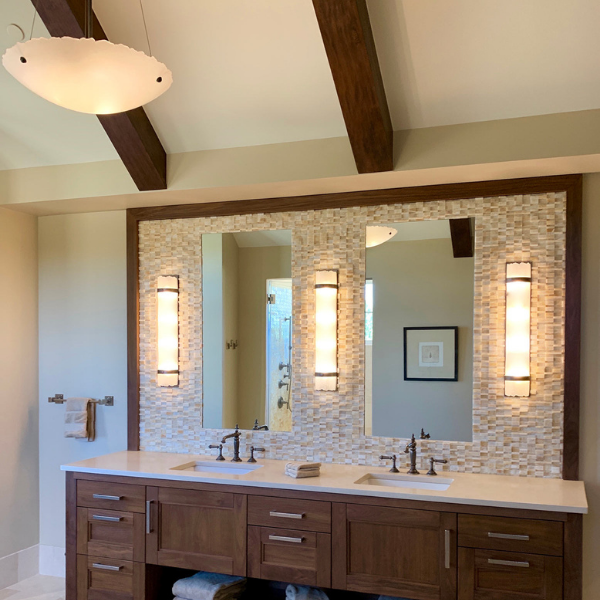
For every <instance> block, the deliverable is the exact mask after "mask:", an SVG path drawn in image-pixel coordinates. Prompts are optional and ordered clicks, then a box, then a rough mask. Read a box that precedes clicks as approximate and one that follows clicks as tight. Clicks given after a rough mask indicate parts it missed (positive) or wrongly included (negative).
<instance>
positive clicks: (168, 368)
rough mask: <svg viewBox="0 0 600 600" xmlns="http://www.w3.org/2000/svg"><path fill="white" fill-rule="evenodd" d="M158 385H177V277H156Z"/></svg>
mask: <svg viewBox="0 0 600 600" xmlns="http://www.w3.org/2000/svg"><path fill="white" fill-rule="evenodd" d="M157 288H158V289H157V294H158V385H159V386H160V387H177V386H178V385H179V277H177V276H173V275H171V276H163V277H159V278H158V285H157Z"/></svg>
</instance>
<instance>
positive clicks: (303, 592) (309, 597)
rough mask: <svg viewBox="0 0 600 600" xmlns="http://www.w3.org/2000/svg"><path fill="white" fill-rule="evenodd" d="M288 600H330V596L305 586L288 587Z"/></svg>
mask: <svg viewBox="0 0 600 600" xmlns="http://www.w3.org/2000/svg"><path fill="white" fill-rule="evenodd" d="M285 597H286V600H329V596H327V594H326V593H325V592H324V591H323V590H320V589H318V588H311V587H307V586H304V585H291V584H290V585H288V586H287V589H286V590H285Z"/></svg>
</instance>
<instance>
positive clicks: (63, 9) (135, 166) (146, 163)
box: [32, 0, 167, 192]
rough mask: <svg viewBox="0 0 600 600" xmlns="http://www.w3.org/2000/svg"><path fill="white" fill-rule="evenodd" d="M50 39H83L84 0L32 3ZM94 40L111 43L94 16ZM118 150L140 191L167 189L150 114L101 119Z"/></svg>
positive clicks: (132, 113)
mask: <svg viewBox="0 0 600 600" xmlns="http://www.w3.org/2000/svg"><path fill="white" fill-rule="evenodd" d="M32 2H33V5H34V6H35V8H36V10H37V11H38V14H39V15H40V18H41V19H42V21H43V22H44V25H46V28H47V29H48V31H49V32H50V35H52V36H55V37H62V36H69V37H74V38H80V37H83V35H84V33H83V31H84V30H83V27H84V19H85V2H84V1H83V0H32ZM94 37H95V38H96V39H97V40H105V39H107V37H106V33H105V32H104V29H102V26H101V25H100V23H99V21H98V19H97V17H96V15H94ZM98 120H99V121H100V123H101V124H102V127H104V131H106V133H107V134H108V137H109V138H110V141H111V142H112V144H113V146H114V147H115V150H116V151H117V153H118V154H119V156H120V157H121V160H122V161H123V163H124V165H125V167H126V169H127V170H128V171H129V174H130V175H131V177H132V179H133V181H134V182H135V184H136V185H137V187H138V189H139V190H140V191H143V192H144V191H150V190H165V189H167V153H166V152H165V149H164V148H163V146H162V144H161V142H160V140H159V139H158V135H157V134H156V131H155V130H154V128H153V127H152V124H151V123H150V120H149V119H148V115H146V111H145V110H144V109H143V108H142V107H140V108H136V109H135V110H130V111H128V112H125V113H118V114H114V115H98Z"/></svg>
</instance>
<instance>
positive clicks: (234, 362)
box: [202, 231, 292, 431]
mask: <svg viewBox="0 0 600 600" xmlns="http://www.w3.org/2000/svg"><path fill="white" fill-rule="evenodd" d="M202 307H203V311H202V312H203V318H202V339H203V349H202V356H203V369H202V372H203V396H204V401H203V407H204V415H203V425H204V427H205V428H214V429H230V428H233V427H235V426H236V425H239V427H240V428H241V429H256V428H261V429H267V428H268V429H269V430H271V431H291V428H292V397H291V387H292V386H291V380H292V360H291V356H292V234H291V231H255V232H242V233H210V234H204V235H203V236H202Z"/></svg>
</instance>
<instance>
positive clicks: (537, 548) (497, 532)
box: [458, 515, 563, 556]
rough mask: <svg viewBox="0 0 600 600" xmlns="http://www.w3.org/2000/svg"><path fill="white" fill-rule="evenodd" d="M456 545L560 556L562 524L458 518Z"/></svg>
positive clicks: (467, 516)
mask: <svg viewBox="0 0 600 600" xmlns="http://www.w3.org/2000/svg"><path fill="white" fill-rule="evenodd" d="M458 545H459V546H463V547H468V548H487V549H490V550H506V551H509V552H528V553H530V554H550V555H552V556H562V553H563V524H562V523H559V522H555V521H535V520H529V519H511V518H505V517H484V516H477V515H459V516H458Z"/></svg>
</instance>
